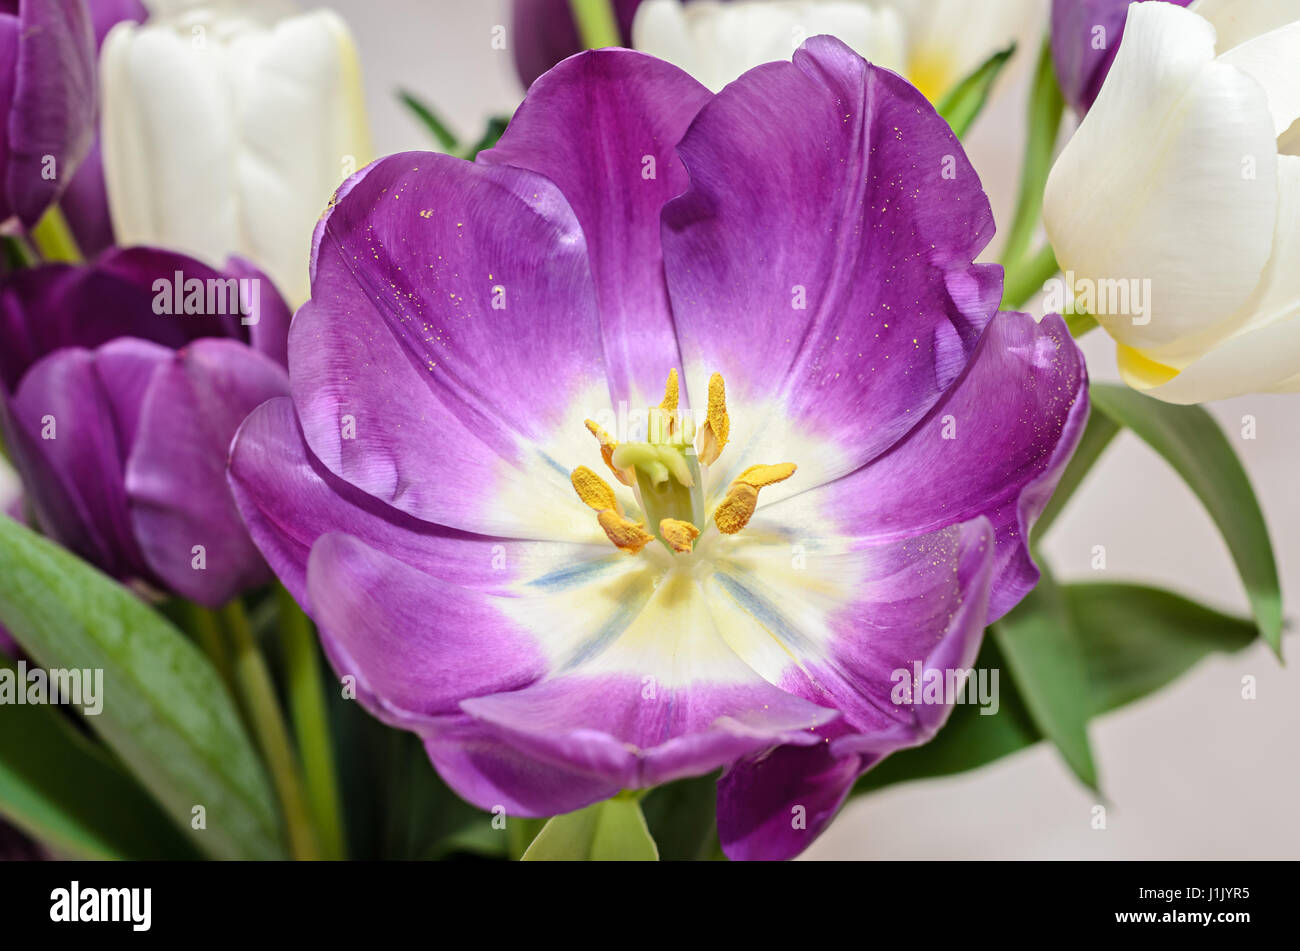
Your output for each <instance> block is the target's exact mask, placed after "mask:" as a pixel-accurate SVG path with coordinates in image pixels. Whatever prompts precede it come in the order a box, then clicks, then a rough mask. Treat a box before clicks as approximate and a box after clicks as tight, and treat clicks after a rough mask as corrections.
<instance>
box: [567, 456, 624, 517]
mask: <svg viewBox="0 0 1300 951" xmlns="http://www.w3.org/2000/svg"><path fill="white" fill-rule="evenodd" d="M569 481H571V482H572V483H573V491H575V492H577V493H578V498H580V499H582V501H583V502H585V503H587V505H589V506H591V508H593V509H594V510H596V511H597V512H605V511H610V512H613V513H614V514H615V515H618V516H620V517H621V516H622V514H623V507H622V506H621V505H619V504H618V497H617V496H615V495H614V490H613V489H611V488H610V486H609V483H608V482H606V481H605V480H604V479H602V478H601V477H600V476H598V475H596V473H594V472H592V471H591V470H590V469H588V468H587V467H586V466H578V468H576V469H574V470H573V475H571V476H569Z"/></svg>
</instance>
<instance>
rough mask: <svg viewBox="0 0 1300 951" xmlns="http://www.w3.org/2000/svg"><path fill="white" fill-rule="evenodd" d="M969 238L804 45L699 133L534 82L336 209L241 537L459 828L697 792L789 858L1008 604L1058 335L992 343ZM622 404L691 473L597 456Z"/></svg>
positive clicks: (560, 72) (971, 221) (853, 62)
mask: <svg viewBox="0 0 1300 951" xmlns="http://www.w3.org/2000/svg"><path fill="white" fill-rule="evenodd" d="M992 236H993V218H992V213H991V211H990V208H989V203H988V200H987V198H986V197H985V195H984V192H983V189H982V187H981V185H980V181H979V177H978V175H977V174H976V173H975V170H974V168H972V167H971V165H970V164H969V162H968V161H967V159H966V156H965V153H964V152H963V150H962V147H961V144H960V142H958V141H957V139H956V137H955V136H954V135H953V133H952V131H951V129H949V127H948V125H947V124H946V123H945V122H944V121H943V120H942V119H941V118H939V116H938V115H937V114H936V113H935V110H934V107H933V106H931V105H930V103H929V102H927V101H926V99H925V98H924V97H923V96H922V95H921V94H920V93H919V92H918V91H917V90H916V89H915V88H914V87H912V86H911V85H910V84H908V83H907V82H906V81H905V80H903V79H902V78H900V77H899V76H897V75H896V74H894V73H892V72H889V71H888V70H885V69H880V68H877V67H874V66H872V65H870V64H868V63H867V62H865V61H864V60H863V59H862V58H861V57H860V56H858V55H857V54H855V53H853V52H852V51H851V50H850V49H849V48H848V47H846V46H845V45H844V44H843V43H841V42H839V41H838V40H835V39H833V38H831V37H825V36H821V37H814V38H813V39H810V40H808V41H807V42H806V43H805V44H804V45H803V47H801V49H800V50H799V51H797V52H796V53H795V55H794V58H793V61H784V62H777V63H768V64H766V65H763V66H760V67H758V68H756V69H754V70H751V71H750V72H748V73H746V74H744V75H743V76H741V77H740V78H739V79H738V80H737V81H736V82H734V83H732V84H731V85H729V86H727V87H726V88H725V89H724V90H723V91H721V92H720V93H718V94H717V95H716V96H715V95H712V94H710V93H709V92H708V90H706V89H705V88H704V87H703V86H702V85H700V84H699V83H698V82H696V81H695V80H694V79H692V78H691V77H690V76H688V75H687V74H686V73H684V72H682V71H681V70H679V69H677V68H676V67H674V66H671V65H669V64H667V63H664V62H662V61H660V60H657V59H655V58H653V57H650V56H646V55H644V54H641V53H636V52H632V51H628V50H601V51H595V52H588V53H583V54H581V55H578V56H574V57H571V58H569V59H567V60H565V61H564V62H563V63H561V64H560V65H559V66H557V67H555V68H554V69H553V70H551V71H550V72H548V73H546V74H545V75H543V76H542V77H541V78H540V79H538V80H537V82H535V83H534V84H533V85H532V87H531V88H530V90H529V92H528V96H527V97H526V99H525V100H524V102H523V104H522V105H521V106H520V108H519V110H518V112H517V113H516V114H515V117H514V119H513V120H512V121H511V123H510V127H509V129H508V130H507V131H506V134H505V136H504V137H503V138H502V140H501V142H500V144H499V145H498V146H497V147H496V148H495V149H493V150H491V151H489V152H485V153H483V154H481V155H480V156H479V158H478V160H477V161H476V162H474V163H468V162H463V161H460V160H458V159H455V158H452V157H450V156H445V155H431V154H425V153H406V154H402V155H394V156H390V157H389V158H386V159H382V160H380V161H378V162H376V163H374V164H372V165H370V166H369V167H368V168H366V169H364V170H362V171H361V172H359V173H357V174H356V175H354V176H353V177H352V178H350V179H349V180H348V181H347V182H346V183H345V184H344V185H343V187H342V188H340V189H339V192H338V195H337V199H336V202H335V203H334V204H333V206H332V207H331V208H330V209H329V210H328V211H327V212H326V214H325V217H324V218H323V219H322V220H321V222H320V224H319V225H318V227H317V230H316V236H315V253H314V255H313V261H312V269H311V270H312V297H311V300H310V301H309V302H308V303H307V304H306V305H304V306H303V307H302V309H300V310H299V312H298V314H297V315H296V317H295V320H294V324H293V329H292V333H291V334H290V340H289V349H290V354H291V359H290V366H291V368H292V372H291V374H290V376H291V380H290V384H291V390H292V398H290V399H277V400H272V401H270V402H268V403H266V404H264V405H262V406H261V407H259V408H258V409H257V410H256V411H254V412H253V413H252V414H251V415H250V416H249V418H248V419H247V421H245V423H244V425H243V427H242V428H241V429H240V432H239V435H238V436H237V437H236V439H235V442H234V444H233V446H232V448H231V464H230V479H231V483H232V485H233V486H234V489H235V495H236V499H237V501H238V504H239V507H240V511H241V512H242V513H243V515H244V518H245V521H246V523H247V524H248V527H249V531H250V532H251V534H252V536H253V538H254V540H255V541H256V543H257V545H258V547H259V548H260V549H261V550H262V552H263V553H264V554H265V555H266V557H267V560H268V561H269V562H270V564H271V566H272V567H273V568H274V570H275V572H276V573H277V575H279V577H280V578H281V580H282V581H283V582H284V583H285V585H286V586H287V587H288V588H289V590H290V591H291V592H292V593H293V594H294V596H295V597H296V598H298V600H299V602H300V603H301V604H303V606H304V607H305V608H307V610H308V611H309V612H310V613H311V614H312V616H313V617H314V618H315V619H316V622H317V624H318V625H319V627H320V631H321V638H322V642H323V644H324V647H325V649H326V652H327V653H328V656H329V658H330V660H331V663H332V664H333V665H334V668H335V670H336V671H337V672H338V674H339V675H340V676H343V677H349V678H352V681H351V682H352V683H354V684H355V687H356V690H357V696H358V699H359V700H360V701H361V702H362V703H363V704H364V705H365V706H366V707H367V709H369V710H370V711H371V712H372V713H373V714H374V715H375V716H377V717H379V718H381V719H382V720H384V721H385V722H387V723H390V724H393V725H396V726H400V727H402V728H404V729H409V730H412V731H414V732H416V733H417V734H419V735H420V736H421V738H422V739H423V740H424V743H425V748H426V750H427V751H428V754H429V756H430V758H431V760H432V761H433V763H434V765H435V767H436V768H437V770H438V771H439V773H440V774H441V775H442V776H443V778H444V779H445V780H446V781H447V782H448V783H449V784H450V785H451V786H452V787H453V788H454V789H455V790H456V791H457V792H458V793H459V794H460V795H462V796H463V797H464V798H466V799H467V800H469V801H470V802H473V803H475V804H476V805H478V806H480V807H482V808H485V809H492V808H494V807H503V808H504V809H505V810H506V811H507V812H508V813H510V814H512V815H525V816H539V815H554V814H557V813H563V812H568V811H571V810H573V809H577V808H579V807H581V806H584V805H586V804H588V803H592V802H595V801H598V800H601V799H605V798H607V797H609V796H611V795H614V794H615V793H617V792H618V791H619V790H622V789H631V788H644V787H648V786H654V785H657V784H660V783H665V782H669V781H671V780H674V779H677V778H681V777H685V776H695V775H704V774H708V773H710V772H712V771H714V770H717V769H723V770H724V772H723V774H722V778H721V780H720V782H719V790H718V809H719V812H718V816H719V819H718V821H719V831H720V833H721V836H722V842H723V846H724V848H725V849H726V851H727V854H728V855H730V856H731V857H733V858H787V857H790V856H793V855H796V854H798V853H799V852H800V851H802V850H803V849H804V848H806V847H807V845H808V844H809V843H810V842H811V841H812V840H813V838H815V837H816V835H817V834H818V833H819V832H820V831H821V830H822V829H823V828H824V827H825V825H826V823H827V822H828V821H829V819H830V818H831V816H832V815H833V814H834V812H835V810H836V809H837V808H838V806H839V804H840V802H841V801H842V800H843V799H844V797H845V796H846V795H847V794H848V791H849V789H850V788H851V786H852V783H853V781H854V779H855V778H856V777H857V776H859V775H860V774H861V773H862V772H863V771H864V770H866V769H869V768H870V767H871V766H873V765H874V764H875V763H877V762H879V761H880V760H881V759H882V758H883V757H884V756H886V755H888V754H889V753H890V752H892V751H894V750H897V749H899V748H902V747H905V746H910V745H915V744H918V743H923V742H925V741H926V740H927V739H929V738H930V737H931V736H932V735H933V734H934V732H935V731H936V730H937V729H939V727H940V726H942V724H943V723H944V721H945V719H946V718H947V716H948V713H949V712H950V710H951V706H950V703H949V702H947V701H944V700H939V701H936V702H933V703H931V702H929V701H928V700H925V699H920V702H911V701H909V700H905V699H895V698H894V696H893V691H892V688H893V687H894V685H895V683H896V682H895V681H894V679H893V676H894V674H896V673H897V672H899V671H905V672H908V674H909V675H910V672H912V671H913V670H915V669H916V668H917V667H920V668H921V669H923V671H929V672H942V671H949V670H954V669H956V668H967V667H969V666H970V665H971V663H972V662H973V659H974V657H975V655H976V652H977V650H978V647H979V643H980V638H981V636H982V633H983V630H984V627H985V625H986V624H987V623H989V622H990V621H992V620H995V619H996V618H998V617H1000V616H1001V615H1002V614H1004V613H1005V612H1006V611H1007V610H1009V609H1010V608H1011V607H1012V606H1013V605H1014V604H1015V603H1016V602H1017V601H1018V600H1019V599H1020V598H1021V597H1023V596H1024V594H1025V593H1026V592H1027V591H1028V590H1029V589H1030V588H1031V587H1032V586H1033V585H1034V584H1035V583H1036V581H1037V578H1038V572H1037V569H1036V568H1035V566H1034V563H1033V561H1032V559H1031V558H1030V554H1029V548H1028V543H1027V542H1028V537H1029V529H1030V527H1031V525H1032V524H1033V522H1034V520H1035V519H1036V518H1037V516H1038V515H1039V513H1041V511H1042V509H1043V507H1044V505H1046V503H1047V500H1048V497H1049V496H1050V495H1051V492H1052V489H1053V488H1054V487H1055V485H1056V482H1057V480H1058V479H1059V477H1060V474H1061V471H1062V469H1063V468H1064V466H1065V463H1066V461H1067V460H1068V458H1069V456H1070V454H1071V452H1072V451H1073V449H1074V446H1075V444H1076V443H1077V440H1078V438H1079V434H1080V432H1081V429H1082V427H1083V425H1084V422H1085V420H1086V417H1087V412H1088V399H1087V389H1086V386H1087V378H1086V377H1087V374H1086V371H1085V367H1084V363H1083V357H1082V355H1081V354H1080V352H1079V350H1078V348H1077V347H1076V346H1075V345H1074V343H1073V341H1072V340H1071V338H1070V334H1069V331H1068V330H1067V328H1066V326H1065V324H1064V322H1063V321H1062V320H1061V319H1060V318H1059V317H1057V316H1054V315H1053V316H1050V317H1048V318H1046V319H1044V320H1043V321H1042V322H1041V323H1036V322H1035V321H1034V320H1033V319H1032V318H1030V317H1028V316H1026V315H1023V314H1011V313H1003V314H999V313H997V308H998V303H999V301H1000V299H1001V296H1002V271H1001V268H999V267H997V266H996V265H981V264H975V263H973V262H974V261H975V259H976V257H977V256H978V255H979V254H980V252H981V251H982V250H983V248H984V247H985V246H986V245H987V243H988V241H989V239H990V238H991V237H992ZM666 378H667V379H668V380H669V383H668V385H667V387H665V379H666ZM723 380H725V387H724V386H723V383H722V381H723ZM724 388H725V393H724ZM660 394H664V396H663V399H664V404H665V405H667V406H670V407H674V408H676V409H678V410H679V411H683V413H684V416H683V421H682V422H681V424H680V425H681V427H682V429H681V430H679V431H680V432H683V433H684V432H685V431H686V430H685V427H686V425H687V424H686V422H685V420H687V419H689V420H692V421H695V422H698V424H699V427H700V429H699V438H698V440H697V441H695V442H693V443H691V442H686V441H685V440H678V441H677V442H674V441H673V438H674V432H677V431H678V430H674V429H672V428H665V427H662V426H656V427H655V430H656V431H657V436H649V435H647V431H648V427H647V426H645V425H641V426H640V427H639V428H638V426H637V424H636V423H635V421H633V420H630V419H627V414H628V413H629V411H631V412H636V411H638V410H640V411H642V412H644V407H647V406H651V405H654V404H655V403H658V402H659V401H660ZM706 394H707V396H706ZM724 404H725V405H724ZM705 406H707V407H708V411H707V413H705V412H703V410H704V408H705ZM684 407H689V408H690V409H693V410H694V411H695V412H694V413H690V412H686V411H685V410H684V409H683V408H684ZM620 414H622V415H623V417H624V422H620ZM587 420H591V421H592V426H591V427H588V426H587V422H586V421H587ZM602 427H603V429H604V430H613V431H614V434H613V435H611V434H610V433H609V432H601V431H599V430H601V429H602ZM589 428H590V429H591V432H590V433H589V431H588V430H589ZM592 435H595V436H597V439H596V440H593V439H592ZM614 443H617V445H614ZM678 443H682V444H681V445H678ZM783 463H795V464H797V468H796V467H794V466H790V465H782V464H783ZM587 467H589V468H587ZM692 467H694V468H692ZM597 470H598V471H599V472H600V473H601V474H602V475H603V476H604V481H602V479H601V478H600V477H599V476H598V475H597ZM628 486H635V487H636V489H635V493H634V491H633V490H632V489H630V488H628ZM759 488H761V490H762V496H761V498H759V497H758V491H759ZM575 489H576V490H577V491H576V493H575ZM593 510H595V511H593ZM665 513H675V514H668V515H666V516H665ZM660 516H665V517H660ZM746 518H748V519H749V520H748V522H746V521H745V519H746ZM688 521H689V523H690V526H687V525H686V524H685V523H686V522H688ZM690 527H693V528H695V529H697V530H698V531H699V534H698V535H697V536H696V537H695V539H694V541H692V540H691V539H690V537H689V531H688V528H690ZM650 532H656V533H657V536H654V537H652V536H650V534H649V533H650ZM611 542H612V543H613V544H611ZM616 546H617V547H618V548H622V549H623V550H622V551H619V550H616ZM909 679H910V676H909Z"/></svg>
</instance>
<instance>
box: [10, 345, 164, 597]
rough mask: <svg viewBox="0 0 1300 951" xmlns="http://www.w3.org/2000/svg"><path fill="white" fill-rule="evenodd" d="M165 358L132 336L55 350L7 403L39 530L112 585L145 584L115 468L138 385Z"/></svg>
mask: <svg viewBox="0 0 1300 951" xmlns="http://www.w3.org/2000/svg"><path fill="white" fill-rule="evenodd" d="M170 355H171V354H170V351H168V350H167V349H166V348H164V347H160V346H158V345H157V344H152V343H148V342H146V341H143V340H133V339H123V340H118V341H115V342H113V343H109V344H107V345H105V346H103V347H101V348H100V349H99V350H97V351H93V352H92V351H88V350H84V349H80V348H69V349H64V350H60V351H59V352H57V353H55V354H53V355H52V356H49V357H46V358H45V359H44V360H41V361H40V362H39V363H37V364H36V366H34V367H33V368H32V369H31V371H30V372H29V373H27V375H26V376H25V377H24V378H23V381H22V383H21V385H20V386H19V388H18V390H17V392H16V393H15V394H14V395H13V397H12V398H11V399H10V400H9V401H8V406H7V415H8V417H9V426H8V431H9V435H10V437H11V446H12V449H13V454H14V465H15V467H16V468H17V469H18V471H19V473H20V474H21V475H22V477H23V485H24V488H25V490H26V492H27V498H28V500H29V502H30V503H31V505H32V508H33V510H34V511H35V513H36V518H37V522H38V524H40V526H41V527H42V529H43V530H44V531H45V533H46V534H48V535H49V536H50V537H52V538H54V539H55V540H56V541H58V542H59V543H60V544H62V545H63V546H64V547H66V548H69V549H71V550H72V551H74V552H76V553H77V554H79V555H81V556H82V557H83V558H86V559H87V560H89V561H91V562H93V563H94V564H96V565H98V566H99V567H100V568H102V569H103V570H104V571H106V572H108V573H110V574H112V575H114V576H115V577H118V578H123V579H130V578H144V579H151V578H152V574H151V572H150V571H149V569H148V566H147V564H146V563H145V560H144V556H143V554H142V553H141V551H140V548H139V546H138V545H137V543H136V540H135V536H134V533H133V532H132V529H131V520H130V512H129V508H128V501H127V494H126V486H125V483H124V481H123V471H124V468H125V464H126V458H127V453H128V452H129V450H130V445H131V442H132V440H133V438H134V436H135V432H136V426H137V423H138V420H139V414H140V406H141V404H142V402H143V399H144V393H145V388H146V386H147V385H148V382H149V379H150V377H151V375H152V373H153V371H154V369H155V368H156V367H157V366H159V365H161V364H163V363H164V362H166V361H167V360H168V359H169V358H170ZM51 427H52V428H51ZM43 436H50V437H52V438H43Z"/></svg>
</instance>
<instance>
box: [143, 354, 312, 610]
mask: <svg viewBox="0 0 1300 951" xmlns="http://www.w3.org/2000/svg"><path fill="white" fill-rule="evenodd" d="M288 391H289V378H288V374H286V373H285V371H284V368H283V367H282V366H280V365H279V364H277V363H275V362H273V361H272V360H271V359H270V358H269V357H266V356H263V355H262V354H260V353H258V352H257V351H255V350H253V349H252V348H251V347H249V346H247V345H246V344H243V343H239V342H237V341H234V340H200V341H197V342H195V343H193V344H191V345H190V346H188V347H186V348H184V349H183V350H180V351H178V352H177V353H175V354H174V355H173V356H172V357H171V359H169V360H168V361H166V362H165V363H163V364H161V365H159V366H158V367H157V368H156V369H155V370H154V372H153V375H152V378H151V380H150V382H149V386H148V389H147V390H146V392H145V395H144V400H143V403H142V406H141V410H140V421H139V425H138V427H137V431H136V438H135V440H134V441H133V443H132V445H131V449H130V455H129V456H128V458H127V461H126V475H125V481H126V491H127V495H128V497H129V500H130V506H131V524H132V526H133V528H134V531H135V535H136V538H137V540H138V542H139V545H140V548H141V550H142V551H143V553H144V556H145V559H146V561H147V562H148V564H149V566H150V567H151V568H152V569H153V571H154V573H155V574H156V575H157V576H158V577H159V578H161V579H162V580H163V581H164V582H165V583H166V585H167V587H168V588H169V589H170V590H172V591H175V592H177V593H179V594H181V595H182V596H184V597H186V598H190V599H191V600H194V601H198V602H200V603H202V604H206V605H208V606H209V607H214V608H215V607H220V606H221V605H223V604H225V603H226V602H227V601H229V600H230V599H231V598H232V597H235V596H236V595H238V594H239V593H240V592H241V591H244V590H246V589H248V588H251V587H253V586H255V585H257V584H261V583H263V582H265V581H267V580H269V578H270V571H269V570H268V569H267V566H266V563H265V562H264V561H263V560H262V557H261V556H260V555H259V554H258V551H257V549H256V548H255V547H254V545H253V542H252V540H251V539H250V538H249V537H248V532H247V531H246V530H245V528H244V523H243V521H241V519H240V517H239V512H238V511H237V509H236V508H235V502H234V499H233V498H232V497H231V494H230V488H229V486H228V485H227V482H226V449H227V447H229V445H230V441H231V439H232V438H233V437H234V435H235V431H236V430H237V429H238V428H239V424H240V423H241V422H242V421H243V419H244V417H245V416H246V415H247V414H248V413H249V412H250V411H251V410H253V409H254V408H256V407H257V406H258V405H260V404H261V403H263V402H265V401H266V400H268V399H272V398H274V397H278V396H284V395H285V394H287V393H288ZM195 546H201V552H202V561H201V562H196V557H197V553H196V551H195Z"/></svg>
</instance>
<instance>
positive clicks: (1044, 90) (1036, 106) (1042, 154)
mask: <svg viewBox="0 0 1300 951" xmlns="http://www.w3.org/2000/svg"><path fill="white" fill-rule="evenodd" d="M1064 113H1065V100H1064V98H1063V97H1062V96H1061V87H1060V86H1059V85H1057V82H1056V70H1055V67H1054V66H1053V65H1052V48H1051V46H1050V45H1049V44H1048V43H1046V42H1044V43H1043V49H1042V52H1041V53H1040V54H1039V57H1038V67H1037V71H1036V72H1035V73H1034V85H1033V91H1032V92H1031V94H1030V96H1029V110H1028V115H1027V117H1026V121H1027V123H1028V130H1029V131H1028V135H1027V136H1026V139H1025V154H1024V159H1023V161H1022V162H1021V166H1020V194H1019V196H1018V197H1017V199H1016V212H1015V217H1014V218H1012V220H1011V229H1010V231H1008V232H1007V242H1006V244H1005V245H1004V246H1003V249H1002V265H1003V266H1004V267H1005V268H1006V269H1007V270H1009V271H1010V270H1018V269H1019V268H1020V266H1021V265H1022V264H1023V263H1024V258H1025V256H1026V254H1028V252H1029V242H1030V241H1031V240H1032V239H1033V237H1034V232H1036V231H1037V230H1038V224H1039V219H1040V218H1041V216H1042V213H1043V188H1044V186H1045V185H1046V184H1047V175H1048V173H1049V172H1050V171H1051V170H1052V153H1053V151H1054V150H1055V149H1056V138H1057V134H1058V133H1059V132H1060V129H1061V116H1062V115H1063V114H1064Z"/></svg>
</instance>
